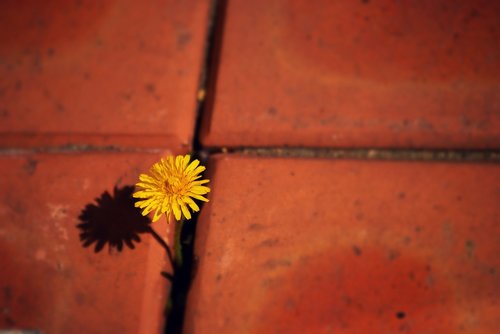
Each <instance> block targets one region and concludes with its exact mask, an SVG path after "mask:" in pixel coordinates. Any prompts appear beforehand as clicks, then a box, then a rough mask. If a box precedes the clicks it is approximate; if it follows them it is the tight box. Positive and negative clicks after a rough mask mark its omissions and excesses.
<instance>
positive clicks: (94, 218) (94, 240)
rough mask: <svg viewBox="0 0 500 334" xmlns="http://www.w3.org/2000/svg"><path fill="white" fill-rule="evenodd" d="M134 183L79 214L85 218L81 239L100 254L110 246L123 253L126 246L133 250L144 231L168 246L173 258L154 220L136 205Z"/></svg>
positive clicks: (101, 198)
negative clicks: (153, 223) (157, 231)
mask: <svg viewBox="0 0 500 334" xmlns="http://www.w3.org/2000/svg"><path fill="white" fill-rule="evenodd" d="M133 192H134V187H133V186H124V187H122V188H117V187H115V188H114V190H113V195H111V194H110V193H109V192H108V191H105V192H103V193H102V195H101V196H100V197H98V198H96V199H95V203H89V204H87V205H86V206H85V208H84V209H83V210H82V212H81V213H80V216H79V217H78V218H79V219H80V221H81V223H80V224H78V225H76V227H77V228H78V229H80V241H81V242H82V246H83V247H85V248H87V247H90V246H92V245H94V252H95V253H98V252H100V251H101V250H103V248H104V247H105V246H106V245H108V249H109V251H110V252H111V251H113V250H117V251H119V252H121V251H122V250H123V247H124V246H127V247H128V248H130V249H134V248H135V244H137V243H140V242H141V237H140V234H143V233H149V234H151V235H152V236H153V238H154V239H155V240H156V241H157V242H158V243H160V244H161V246H162V247H163V248H165V250H166V252H167V255H168V257H169V260H170V261H172V254H171V251H170V247H169V246H168V245H167V243H166V242H165V241H164V240H163V239H162V238H161V237H160V236H159V235H158V234H157V233H156V231H155V230H153V229H152V228H151V226H150V225H151V220H150V219H149V218H148V217H145V216H143V215H142V214H141V211H140V210H139V209H138V208H136V207H135V206H134V203H135V201H136V200H135V199H134V198H133V197H132V193H133Z"/></svg>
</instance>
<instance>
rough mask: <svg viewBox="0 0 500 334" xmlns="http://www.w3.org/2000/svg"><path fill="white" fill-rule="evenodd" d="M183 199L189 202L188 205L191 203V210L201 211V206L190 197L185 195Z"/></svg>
mask: <svg viewBox="0 0 500 334" xmlns="http://www.w3.org/2000/svg"><path fill="white" fill-rule="evenodd" d="M182 200H183V201H184V202H185V203H187V205H189V207H190V208H191V210H193V211H194V212H198V211H200V207H199V206H198V205H197V204H196V203H195V202H194V201H193V200H192V199H191V198H190V197H188V196H184V197H182Z"/></svg>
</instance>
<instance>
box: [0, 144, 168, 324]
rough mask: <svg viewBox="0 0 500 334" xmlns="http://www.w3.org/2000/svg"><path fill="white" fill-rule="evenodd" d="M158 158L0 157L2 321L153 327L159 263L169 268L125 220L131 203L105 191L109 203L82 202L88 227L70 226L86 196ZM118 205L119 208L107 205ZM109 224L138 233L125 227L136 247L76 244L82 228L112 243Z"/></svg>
mask: <svg viewBox="0 0 500 334" xmlns="http://www.w3.org/2000/svg"><path fill="white" fill-rule="evenodd" d="M156 159H157V155H156V154H139V153H135V154H109V153H106V154H104V153H102V154H99V153H86V154H71V155H69V154H68V155H60V154H53V155H51V154H48V155H47V154H36V155H31V154H30V155H15V156H7V155H3V156H1V157H0V170H1V172H2V178H0V189H1V192H2V198H1V200H0V220H1V224H0V254H1V257H2V259H1V260H0V268H1V275H0V289H1V291H0V307H1V310H2V314H1V315H0V328H3V329H8V328H17V329H38V330H41V331H42V332H43V333H97V332H99V333H159V332H160V331H161V328H162V326H163V324H164V315H163V312H164V310H165V306H166V299H167V296H168V291H167V287H168V286H169V283H168V281H167V280H166V279H165V278H163V277H162V276H161V271H162V270H166V271H169V270H170V268H169V264H168V262H167V258H166V255H165V254H166V252H165V250H164V249H163V248H162V247H161V246H160V244H159V243H157V242H156V241H155V240H154V239H153V238H152V236H151V235H150V234H147V233H140V234H139V232H138V231H139V230H138V229H137V228H139V229H140V228H142V227H141V226H139V227H137V226H135V225H133V226H132V227H134V228H133V229H130V228H128V227H127V226H129V225H127V224H126V222H129V220H128V219H127V217H129V216H130V213H131V211H129V210H130V209H129V208H130V207H128V206H127V207H125V208H124V207H123V205H124V204H123V202H122V201H121V200H119V201H118V203H119V204H116V203H117V202H116V198H115V199H113V197H112V198H111V199H110V201H105V202H106V203H108V204H109V205H108V204H106V205H104V204H103V205H102V206H100V207H101V209H98V210H96V208H90V209H89V210H90V211H89V212H88V214H89V215H90V216H91V217H92V219H90V221H91V222H92V224H93V225H92V227H93V229H90V228H85V229H83V228H77V224H80V223H81V221H80V219H79V218H78V217H79V216H80V214H81V213H82V210H83V209H84V208H85V207H86V205H87V204H90V203H94V199H95V198H96V197H100V196H101V194H102V193H103V192H104V191H108V192H110V194H111V196H113V188H114V187H118V190H121V189H122V188H123V187H124V186H126V185H130V184H134V183H135V181H136V178H137V176H138V173H139V172H142V171H144V170H146V169H147V168H149V165H150V164H151V163H152V162H153V161H154V160H156ZM125 202H127V201H125ZM120 203H121V204H120ZM116 205H121V206H119V209H113V208H114V207H116ZM103 208H105V209H103ZM109 210H111V213H113V215H111V213H110V212H109ZM124 215H127V216H126V217H124ZM135 215H136V214H133V215H132V217H135ZM139 215H140V214H139ZM90 216H89V217H90ZM99 217H101V219H98V218H99ZM103 219H104V220H103ZM87 220H88V219H87ZM133 223H134V224H138V223H139V221H135V222H133ZM118 224H120V225H118ZM122 224H123V225H122ZM144 226H147V225H144ZM171 226H172V225H171ZM111 227H114V229H115V234H113V235H116V233H117V231H119V232H121V231H130V232H134V231H136V232H137V233H138V235H139V236H140V238H141V239H142V241H141V242H136V241H134V240H133V239H131V238H128V236H130V235H127V234H124V235H123V236H122V238H121V239H122V240H125V239H127V238H128V239H129V240H130V241H131V243H132V245H134V246H135V248H134V249H132V248H130V246H128V245H127V244H126V243H125V244H123V249H122V251H118V249H117V248H116V247H113V248H111V250H110V251H108V249H109V248H108V247H109V243H107V244H106V245H105V247H104V248H103V249H102V251H100V252H97V253H95V252H94V246H95V245H96V244H95V243H94V244H92V245H91V246H90V247H88V248H85V247H83V244H82V242H81V241H80V239H79V235H80V233H81V232H83V231H93V232H92V233H91V235H98V236H101V237H100V238H99V239H100V240H104V241H106V240H108V241H110V240H112V239H109V238H106V237H105V236H106V233H108V229H110V228H111ZM153 227H154V228H155V229H156V231H157V232H158V233H159V234H160V235H161V236H162V238H164V239H165V240H166V238H167V235H171V234H168V232H167V229H166V223H165V221H160V222H158V223H156V224H155V225H153ZM117 228H118V230H117ZM123 233H125V232H123ZM87 240H88V241H90V237H85V238H84V241H87ZM116 245H118V243H116Z"/></svg>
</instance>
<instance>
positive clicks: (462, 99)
mask: <svg viewBox="0 0 500 334" xmlns="http://www.w3.org/2000/svg"><path fill="white" fill-rule="evenodd" d="M499 12H500V2H498V1H488V0H482V1H474V0H464V1H458V2H456V1H455V2H453V3H450V2H449V1H444V0H439V1H435V0H425V1H399V2H394V1H390V0H380V1H374V0H373V1H370V0H363V1H330V0H319V1H306V0H290V1H267V0H257V1H243V0H240V1H238V0H235V1H228V5H227V10H226V20H225V25H224V29H223V34H222V36H223V37H222V47H221V51H220V63H219V71H218V75H217V81H216V86H215V97H214V101H213V109H212V113H211V115H209V116H208V117H206V118H205V119H204V122H205V123H204V135H203V142H204V143H205V144H206V145H209V146H213V145H219V146H223V145H224V146H241V145H250V146H272V145H291V146H315V147H316V146H323V147H324V146H334V147H342V146H346V147H366V146H370V147H428V148H436V147H448V148H465V147H467V148H491V147H496V148H498V147H499V143H500V94H499V88H498V78H499V77H500V57H499V49H498V46H497V45H498V43H497V41H498V40H499V39H500V33H499V30H498V26H500V16H499V15H497V13H499Z"/></svg>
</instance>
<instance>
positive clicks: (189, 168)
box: [186, 159, 200, 173]
mask: <svg viewBox="0 0 500 334" xmlns="http://www.w3.org/2000/svg"><path fill="white" fill-rule="evenodd" d="M199 164H200V160H198V159H195V160H193V161H192V162H191V163H190V164H189V166H187V168H186V173H189V172H191V171H192V170H194V169H195V168H196V167H198V165H199Z"/></svg>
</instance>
